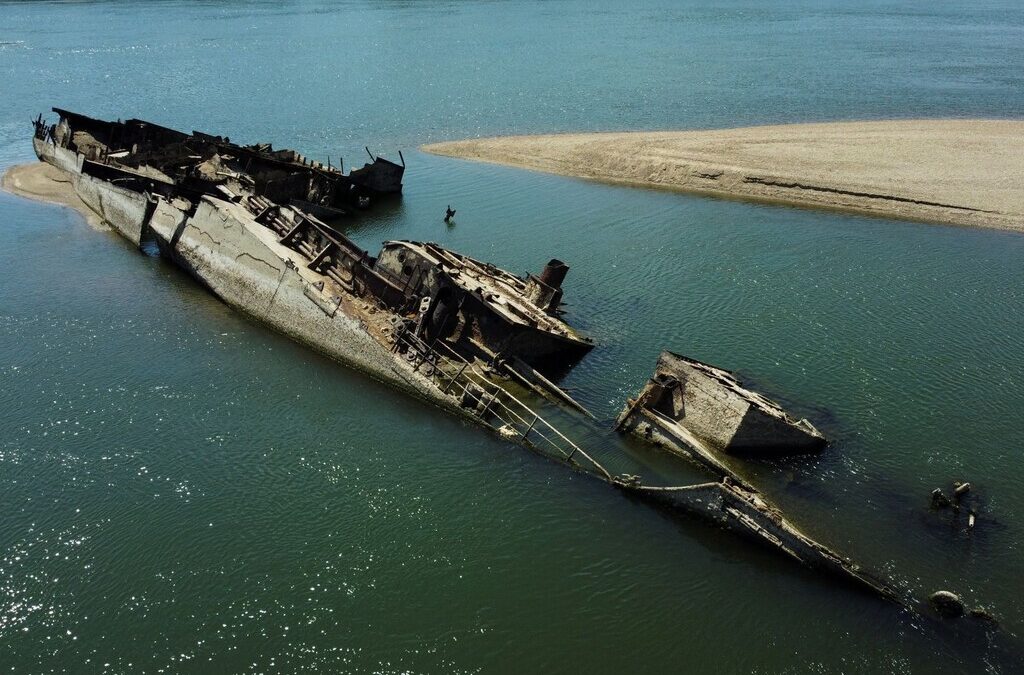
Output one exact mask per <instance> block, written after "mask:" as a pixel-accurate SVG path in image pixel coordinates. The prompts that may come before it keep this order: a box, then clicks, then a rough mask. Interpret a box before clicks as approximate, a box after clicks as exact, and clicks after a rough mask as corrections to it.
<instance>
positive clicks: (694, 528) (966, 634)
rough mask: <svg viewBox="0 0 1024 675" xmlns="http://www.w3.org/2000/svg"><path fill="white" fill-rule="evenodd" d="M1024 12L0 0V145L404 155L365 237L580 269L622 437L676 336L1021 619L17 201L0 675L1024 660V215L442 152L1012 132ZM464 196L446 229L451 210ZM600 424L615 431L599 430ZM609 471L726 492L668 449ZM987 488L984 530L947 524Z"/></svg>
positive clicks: (856, 539)
mask: <svg viewBox="0 0 1024 675" xmlns="http://www.w3.org/2000/svg"><path fill="white" fill-rule="evenodd" d="M1022 85H1024V10H1022V9H1021V8H1020V7H1019V6H1018V4H1016V3H1009V2H1005V3H1001V2H1000V3H996V2H974V3H962V2H958V3H945V4H943V5H942V6H938V5H937V3H923V2H922V3H899V4H896V3H882V2H871V3H859V4H858V5H857V7H856V8H851V7H849V6H848V5H847V3H839V2H835V3H829V2H803V3H787V4H786V5H785V6H770V5H768V4H766V3H759V2H727V3H716V5H715V6H714V7H710V6H705V5H704V4H702V3H692V2H673V3H667V2H666V3H660V4H659V3H645V2H639V3H630V4H629V5H628V6H621V5H620V4H619V3H603V2H589V3H574V2H536V3H534V2H346V3H327V2H306V3H286V2H273V3H270V2H264V3H248V4H240V3H223V2H201V3H192V2H189V3H186V2H177V1H171V2H145V3H143V2H117V3H114V2H110V3H90V2H75V3H30V2H16V3H0V94H2V95H0V165H2V166H8V165H11V164H15V163H19V162H23V161H28V160H30V159H32V155H31V148H30V145H29V142H28V138H29V133H30V127H29V124H28V121H29V119H30V118H31V117H34V116H35V115H36V114H37V113H38V112H40V111H44V110H47V109H48V108H49V107H50V106H52V105H59V106H62V107H67V108H71V109H76V110H81V111H83V112H88V113H92V114H94V115H96V116H100V117H111V118H117V117H122V118H125V117H141V118H146V119H151V120H154V121H157V122H161V123H164V124H167V125H169V126H174V127H180V128H183V129H193V128H198V129H201V130H206V131H212V132H217V133H227V134H229V135H231V137H232V138H233V139H234V140H239V141H245V142H255V141H258V140H271V141H273V142H274V143H275V144H276V145H280V146H291V147H295V148H298V149H300V150H301V151H303V152H305V153H306V154H308V155H310V156H312V157H317V158H321V159H326V156H327V155H330V156H331V157H332V158H336V157H338V156H339V155H340V156H344V157H345V158H346V164H347V165H348V164H350V163H352V162H355V161H361V160H358V159H357V158H359V157H362V156H365V153H364V151H363V149H362V148H363V146H364V145H370V146H371V149H372V150H374V151H376V152H380V153H382V154H384V155H385V156H392V157H393V156H396V155H397V151H398V150H399V149H401V150H403V151H404V153H405V156H406V159H407V161H408V163H409V171H408V173H407V179H406V186H407V189H406V195H405V198H404V200H403V201H402V203H401V204H400V205H398V206H396V207H394V208H392V209H390V210H387V211H386V212H383V213H379V214H377V215H375V216H373V217H372V218H367V219H365V220H363V221H361V222H359V223H356V224H354V225H353V227H352V229H351V234H352V236H353V237H354V238H356V239H357V240H358V241H359V242H360V243H362V244H363V245H365V246H367V247H370V248H373V247H376V246H377V245H378V244H379V242H380V241H382V240H384V239H388V238H411V239H429V240H434V241H438V242H440V243H442V244H444V245H447V246H451V247H454V248H456V249H458V250H460V251H464V252H466V253H469V254H471V255H474V256H476V257H479V258H483V259H486V260H491V261H493V262H495V263H498V264H500V265H502V266H504V267H507V268H509V269H512V270H515V271H519V272H523V271H527V270H537V269H539V268H540V266H541V265H542V264H543V263H544V262H545V261H546V260H547V259H548V258H550V257H552V256H554V257H559V258H561V259H563V260H566V261H567V262H568V263H569V264H570V265H571V266H572V271H571V272H570V275H569V278H568V280H567V301H568V302H569V303H570V309H571V312H572V314H571V320H572V321H573V322H574V323H575V324H576V325H578V326H581V327H583V328H584V329H585V330H587V331H588V332H589V333H590V334H591V335H592V336H593V337H594V338H595V339H596V340H597V342H598V343H599V347H598V348H597V349H595V350H594V351H593V352H592V353H591V354H590V355H589V356H588V357H587V358H586V359H585V360H584V361H583V362H582V363H581V364H580V366H579V367H578V368H577V369H576V370H575V371H574V372H573V373H572V374H571V375H570V376H569V378H568V379H567V380H566V385H567V386H570V387H573V388H574V391H575V392H576V394H577V396H578V398H580V399H581V400H582V401H583V402H584V403H585V404H586V405H587V406H588V407H590V408H591V409H592V410H594V411H595V413H597V415H598V417H600V418H601V421H602V422H604V423H608V422H609V421H610V420H611V418H612V417H613V416H614V415H615V413H616V412H617V411H618V409H619V408H620V407H621V405H622V404H623V402H624V400H625V398H626V397H627V396H628V395H630V394H632V393H633V392H635V391H636V390H637V389H638V388H639V387H640V385H641V384H642V382H643V381H644V380H645V378H646V376H647V375H648V374H649V372H650V370H651V368H652V367H653V364H654V360H655V358H656V357H657V354H658V352H659V351H660V350H661V349H663V348H670V349H673V350H675V351H680V352H683V353H686V354H689V355H692V356H695V357H697V358H700V359H703V360H707V361H710V362H712V363H715V364H718V365H721V366H724V367H728V368H730V369H734V370H737V371H739V372H740V373H741V374H743V375H744V376H745V377H747V378H748V379H750V380H751V381H753V382H756V383H757V384H758V386H760V387H761V388H762V389H764V390H765V391H767V392H769V393H770V394H772V395H773V396H775V397H777V398H780V399H782V400H784V401H786V402H787V403H789V404H790V405H791V406H792V407H793V408H794V409H796V410H797V411H799V412H801V413H802V414H806V415H808V416H810V417H811V418H812V419H813V420H814V421H815V422H816V423H819V424H820V426H821V427H822V428H824V429H825V430H826V431H827V433H828V434H829V436H830V437H831V438H833V439H834V443H833V444H832V446H831V447H830V448H829V449H828V450H827V451H826V452H825V453H824V454H823V455H821V456H820V457H815V458H804V459H796V460H792V461H787V462H779V463H775V464H752V465H750V466H749V467H747V469H746V470H747V472H748V473H750V474H751V475H752V476H753V477H754V478H755V479H756V481H757V483H758V484H759V485H761V486H762V487H763V488H764V490H765V491H766V492H767V493H768V494H769V495H770V496H771V497H772V498H773V499H774V500H775V501H777V502H778V503H779V504H781V505H783V506H784V508H785V509H786V510H787V512H788V513H790V514H791V516H792V518H793V520H795V521H796V522H798V523H800V524H801V525H803V526H805V527H806V529H807V530H809V531H810V532H812V533H813V534H814V535H816V536H818V537H819V538H821V539H822V540H823V541H825V542H827V543H829V544H831V545H833V546H835V547H836V548H838V549H840V550H841V551H843V552H845V553H846V554H848V555H850V556H851V557H853V558H855V559H856V560H858V561H860V562H861V563H863V564H864V565H865V566H866V567H869V568H873V569H877V570H882V571H883V572H885V573H886V574H887V575H889V576H891V577H892V578H893V579H895V580H896V581H897V582H898V583H900V584H901V585H903V586H905V587H907V588H908V589H910V590H911V591H913V592H914V593H916V594H917V595H919V596H920V595H922V594H926V593H928V592H931V591H932V590H935V589H938V588H950V589H952V590H955V591H957V592H959V593H961V594H962V595H963V596H964V597H965V598H966V599H967V600H968V601H969V602H970V604H972V605H984V606H985V607H988V608H989V609H990V610H991V611H992V612H994V613H995V614H996V615H997V616H999V618H1000V619H1001V621H1002V625H1003V632H1002V637H1001V638H998V639H995V640H991V641H989V640H987V639H986V638H985V637H984V636H978V635H977V634H976V632H972V631H966V630H955V629H948V628H942V627H935V626H931V625H930V624H927V623H925V622H921V621H919V620H915V619H913V618H912V617H909V616H906V615H902V614H900V613H898V612H897V611H895V610H894V609H893V608H892V607H890V606H888V605H885V604H882V603H879V602H877V601H876V600H874V599H872V598H870V597H864V596H861V595H859V594H856V593H852V592H849V591H848V590H846V589H842V588H836V587H834V586H833V585H832V584H830V583H829V582H828V581H826V580H823V579H821V578H820V577H818V576H816V575H813V574H810V573H807V572H804V571H802V570H801V569H799V568H796V567H794V566H793V565H791V564H789V563H788V562H787V561H786V560H784V559H782V558H781V557H779V556H777V555H775V554H774V553H772V552H771V551H762V550H760V549H757V548H753V547H750V546H748V545H747V544H746V543H744V542H741V541H738V540H736V539H734V538H733V537H731V536H729V535H727V534H724V533H720V532H718V531H716V530H713V529H711V528H708V527H706V526H704V525H702V524H700V523H696V522H694V523H691V522H686V521H678V520H674V519H670V518H667V517H665V516H664V515H663V514H661V513H658V512H655V511H653V510H651V509H649V508H647V507H644V506H643V505H640V504H636V503H634V502H631V501H628V500H626V499H624V498H622V497H621V496H620V495H618V494H617V493H615V492H613V491H610V490H608V489H607V488H604V487H603V486H601V485H599V484H597V483H595V482H592V481H590V480H587V479H585V478H583V477H580V476H578V475H575V474H572V473H571V472H568V471H565V470H564V469H563V468H561V467H560V466H558V465H556V464H552V463H550V462H547V461H545V460H544V459H542V458H539V457H537V456H534V455H532V454H529V453H526V452H523V451H522V450H521V449H519V448H517V447H516V446H513V445H508V444H506V443H503V442H501V441H500V440H499V439H497V438H494V437H491V436H488V435H486V434H484V433H482V432H481V431H480V430H479V429H477V428H474V427H471V426H468V425H466V424H464V423H463V422H461V421H459V420H456V419H453V418H449V417H445V416H441V415H439V413H438V412H437V411H436V410H434V409H433V408H430V407H427V406H424V405H421V404H419V403H417V402H414V401H411V400H409V399H406V398H404V397H402V396H399V395H397V394H395V393H394V392H392V391H390V390H389V389H387V388H385V387H383V386H381V385H378V384H376V383H374V382H372V381H369V380H367V379H366V378H363V377H361V376H359V375H356V374H353V373H351V372H349V371H347V370H345V369H343V368H341V367H339V366H337V365H335V364H333V363H331V362H328V361H326V360H324V359H322V358H320V357H318V356H317V355H315V354H313V353H310V352H309V351H306V350H304V349H302V348H300V347H298V346H296V345H294V344H292V343H290V342H288V341H287V340H285V339H283V338H281V337H279V336H277V335H275V334H273V333H270V332H268V331H266V330H264V329H262V328H260V327H258V326H255V325H252V324H250V323H248V322H246V321H245V320H243V319H241V318H240V317H239V316H237V315H236V314H234V313H233V312H232V311H230V310H229V309H228V308H226V307H225V306H223V305H222V304H220V303H219V302H217V301H216V300H215V299H213V298H212V297H210V296H209V295H208V294H206V293H205V292H204V291H203V290H201V289H200V288H199V287H198V286H197V285H196V284H194V283H193V282H192V281H191V280H189V279H188V278H186V277H184V276H183V275H182V274H180V273H179V272H177V271H176V270H174V269H173V268H172V267H170V266H169V265H167V264H166V263H164V262H162V261H160V260H159V259H157V258H152V257H147V256H144V255H140V254H139V253H137V252H135V251H133V250H132V249H131V248H130V247H129V246H127V245H126V244H124V243H123V242H122V241H120V240H119V239H117V238H116V237H115V236H113V235H112V234H110V233H105V232H98V231H96V230H93V229H91V228H89V227H88V226H87V225H86V224H85V223H84V222H82V220H81V219H80V218H79V217H78V216H76V215H75V214H73V213H71V212H68V211H66V210H62V209H59V208H57V207H52V206H47V205H41V204H35V203H32V202H28V201H25V200H21V199H18V198H16V197H13V196H10V195H7V194H2V193H0V280H2V281H0V410H2V411H3V414H2V415H0V481H2V483H0V484H2V490H0V507H2V508H3V512H4V517H3V518H2V519H0V667H2V668H3V669H5V670H10V671H12V672H31V673H35V672H143V671H145V672H157V671H159V670H160V669H164V672H182V671H184V672H294V671H316V670H321V671H328V672H341V671H351V672H521V671H526V672H534V671H551V672H565V671H571V672H577V671H578V672H587V671H590V672H623V671H626V672H629V671H635V670H639V669H641V668H643V669H645V670H650V671H654V672H676V671H684V670H700V671H711V670H716V671H717V670H721V671H729V672H737V671H738V672H745V671H760V672H778V671H788V672H807V671H811V672H832V671H845V672H876V671H899V672H907V671H910V672H937V671H940V670H941V671H942V672H977V671H979V670H986V669H988V670H992V671H1002V672H1013V671H1014V670H1017V669H1019V667H1020V662H1019V654H1020V647H1019V642H1020V641H1019V638H1018V637H1017V636H1019V635H1020V634H1021V631H1022V630H1024V609H1022V607H1021V605H1020V603H1019V599H1020V597H1021V594H1022V591H1024V584H1022V582H1021V581H1020V571H1021V569H1022V568H1024V550H1022V543H1021V542H1022V535H1024V527H1022V525H1021V521H1022V517H1024V509H1022V507H1021V504H1022V497H1024V490H1022V488H1021V483H1020V481H1019V480H1018V479H1017V474H1018V473H1019V472H1020V471H1021V469H1022V468H1024V462H1022V460H1021V457H1020V448H1021V433H1020V430H1019V428H1018V422H1017V420H1018V417H1019V414H1018V411H1019V410H1021V409H1022V407H1024V384H1022V379H1024V374H1022V373H1024V356H1022V354H1021V349H1020V346H1021V338H1020V336H1021V335H1022V334H1024V291H1022V290H1021V289H1022V288H1024V283H1022V282H1024V265H1022V264H1021V263H1022V261H1024V238H1021V237H1020V236H1017V235H1011V234H1007V233H1001V232H984V231H971V230H966V229H958V228H950V227H942V226H934V225H928V224H917V223H907V222H895V221H887V220H881V219H867V218H860V217H854V216H845V215H838V214H834V213H824V212H813V211H803V210H793V209H784V208H775V207H768V206H758V205H750V204H743V203H739V202H728V201H715V200H708V199H700V198H694V197H688V196H683V195H675V194H668V193H664V192H654V191H644V190H629V189H624V188H615V187H608V186H602V185H596V184H591V183H586V182H582V181H576V180H571V179H565V178H559V177H553V176H546V175H539V174H531V173H526V172H521V171H517V170H512V169H505V168H500V167H493V166H485V165H476V164H472V163H467V162H460V161H455V160H448V159H442V158H437V157H432V156H428V155H425V154H423V153H419V152H417V151H416V150H415V148H416V147H417V146H418V145H420V144H422V143H426V142H430V141H435V140H443V139H449V138H461V137H468V136H476V135H489V134H499V133H531V132H548V131H562V130H573V131H575V130H607V129H647V128H668V129H674V128H693V127H722V126H735V125H746V124H756V123H770V122H771V123H774V122H798V121H809V120H832V119H870V118H884V117H949V116H983V117H1019V116H1020V114H1021V111H1022V110H1024V86H1022ZM449 202H450V203H451V204H452V205H453V206H455V207H456V208H457V209H458V212H459V213H458V216H457V221H458V222H457V225H456V226H455V227H453V228H445V227H444V225H443V223H442V222H441V216H442V215H443V210H444V207H445V205H446V204H448V203H449ZM591 436H592V433H591ZM597 450H598V451H599V452H600V453H601V454H602V457H603V458H605V459H606V460H607V461H608V462H609V464H611V465H613V466H614V467H615V468H617V469H618V468H622V469H625V468H633V467H638V466H639V467H643V470H644V472H645V473H647V474H648V475H652V476H655V477H657V478H659V479H664V480H672V481H678V482H683V481H690V480H697V479H700V478H702V475H701V474H700V473H699V472H698V471H696V470H695V469H692V468H690V467H687V466H685V465H680V464H678V463H676V462H674V461H671V460H670V459H668V458H667V457H665V456H664V455H662V454H659V453H657V452H654V451H650V450H648V449H645V448H644V447H642V446H641V445H638V444H636V443H620V442H617V441H614V440H605V441H602V442H601V444H600V447H599V448H597ZM953 480H970V481H971V483H972V484H973V485H974V486H975V490H976V492H977V493H978V495H979V499H980V500H981V504H982V510H981V515H980V520H979V525H978V527H977V528H976V529H975V531H973V532H972V533H971V534H969V535H968V534H966V533H965V532H963V531H962V529H960V528H959V527H957V526H955V525H953V524H951V522H950V520H949V519H948V517H945V516H942V515H936V514H934V513H931V512H929V511H928V509H927V498H928V493H929V492H930V491H931V489H933V488H934V487H938V486H942V487H945V488H947V489H948V486H949V484H950V483H951V482H952V481H953Z"/></svg>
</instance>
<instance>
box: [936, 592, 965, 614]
mask: <svg viewBox="0 0 1024 675" xmlns="http://www.w3.org/2000/svg"><path fill="white" fill-rule="evenodd" d="M928 599H929V600H931V603H932V606H933V607H935V611H936V612H938V613H939V614H940V615H942V616H944V617H948V618H955V617H958V616H963V613H964V603H963V601H961V600H960V597H959V596H957V595H956V594H955V593H950V592H949V591H936V592H935V593H932V594H931V596H930V597H929V598H928Z"/></svg>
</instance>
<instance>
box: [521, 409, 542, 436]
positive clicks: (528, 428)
mask: <svg viewBox="0 0 1024 675" xmlns="http://www.w3.org/2000/svg"><path fill="white" fill-rule="evenodd" d="M539 419H540V415H538V414H537V413H533V421H532V422H530V426H529V427H527V429H526V431H524V432H523V440H524V441H525V440H526V437H527V436H529V435H530V432H531V431H533V425H535V424H537V420H539Z"/></svg>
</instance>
